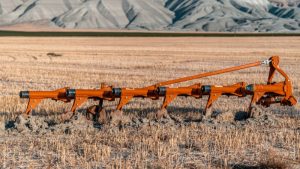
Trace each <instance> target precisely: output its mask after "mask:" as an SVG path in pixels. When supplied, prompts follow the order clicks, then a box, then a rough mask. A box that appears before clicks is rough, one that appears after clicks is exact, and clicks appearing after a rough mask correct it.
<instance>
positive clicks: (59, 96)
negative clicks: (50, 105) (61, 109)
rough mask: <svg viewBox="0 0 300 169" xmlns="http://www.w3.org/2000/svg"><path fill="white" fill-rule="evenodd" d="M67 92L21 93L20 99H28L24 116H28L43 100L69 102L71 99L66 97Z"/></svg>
mask: <svg viewBox="0 0 300 169" xmlns="http://www.w3.org/2000/svg"><path fill="white" fill-rule="evenodd" d="M67 90H68V88H61V89H58V90H54V91H21V92H20V98H24V99H29V102H28V104H27V108H26V111H25V112H24V114H26V115H28V114H29V113H30V112H31V111H32V110H33V109H34V108H35V107H36V106H37V105H38V104H39V103H40V102H41V101H42V100H44V99H52V100H55V101H63V102H69V101H70V99H71V98H68V97H67V96H66V92H67Z"/></svg>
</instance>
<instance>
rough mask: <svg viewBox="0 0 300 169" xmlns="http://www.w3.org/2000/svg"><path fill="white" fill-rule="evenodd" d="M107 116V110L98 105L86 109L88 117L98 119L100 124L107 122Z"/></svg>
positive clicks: (93, 119)
mask: <svg viewBox="0 0 300 169" xmlns="http://www.w3.org/2000/svg"><path fill="white" fill-rule="evenodd" d="M107 117H108V116H107V114H106V111H105V110H104V109H103V108H100V106H97V105H94V106H91V107H89V108H88V109H87V111H86V118H87V119H88V120H92V121H98V122H99V123H100V124H105V123H107Z"/></svg>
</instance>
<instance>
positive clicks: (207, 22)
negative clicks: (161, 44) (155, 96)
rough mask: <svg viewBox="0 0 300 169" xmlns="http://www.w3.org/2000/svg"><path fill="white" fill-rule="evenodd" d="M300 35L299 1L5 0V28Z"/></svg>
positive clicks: (1, 8) (1, 11) (0, 17)
mask: <svg viewBox="0 0 300 169" xmlns="http://www.w3.org/2000/svg"><path fill="white" fill-rule="evenodd" d="M20 23H22V24H23V23H29V24H38V25H43V26H45V25H46V26H50V27H61V28H80V29H86V28H88V29H95V28H101V29H129V30H173V31H174V30H175V31H201V32H203V31H205V32H300V1H299V0H152V1H149V0H1V1H0V26H7V25H15V24H20Z"/></svg>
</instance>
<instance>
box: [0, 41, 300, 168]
mask: <svg viewBox="0 0 300 169" xmlns="http://www.w3.org/2000/svg"><path fill="white" fill-rule="evenodd" d="M0 51H1V52H0V125H1V127H0V149H1V152H0V168H235V169H239V168H247V167H248V168H251V167H252V168H268V167H269V168H272V167H273V168H299V167H300V119H299V117H300V116H299V113H300V107H299V104H298V105H296V106H295V107H280V106H278V105H272V106H271V107H269V108H261V107H257V108H256V109H255V110H254V111H255V114H256V116H255V118H250V119H246V120H244V119H243V118H242V117H243V114H244V112H245V111H247V109H248V105H249V103H250V98H248V97H247V98H237V97H230V98H228V97H225V96H224V97H223V96H222V97H221V98H220V99H219V100H218V101H217V102H216V103H215V104H214V105H213V108H212V110H213V113H214V114H215V117H214V118H212V119H205V120H203V121H201V122H199V121H198V120H197V119H198V116H199V113H200V112H201V111H202V110H203V108H204V107H205V103H206V100H207V97H203V98H202V99H193V98H177V99H176V100H175V101H174V102H172V103H171V105H170V106H169V107H168V112H169V114H170V116H172V117H171V118H167V119H163V120H160V121H156V120H154V119H153V117H154V114H155V112H156V111H157V110H158V109H159V107H160V105H161V104H162V100H159V101H152V100H149V99H145V100H143V99H134V100H133V101H132V102H130V103H129V104H128V105H126V106H125V107H124V114H125V116H126V117H124V119H126V120H122V119H121V120H120V119H117V118H118V117H116V118H115V120H116V121H118V122H117V123H115V124H114V123H111V124H107V125H100V126H99V125H95V124H93V123H91V122H89V121H87V120H85V118H84V117H83V115H82V113H83V112H84V111H85V109H84V108H86V107H88V106H89V105H92V104H93V102H92V101H90V102H89V103H88V104H85V105H84V106H82V107H81V109H79V110H78V112H77V116H76V117H73V118H72V119H71V120H70V121H68V122H65V123H62V122H60V120H59V115H61V114H62V113H63V112H65V111H67V110H68V109H70V107H71V105H72V103H68V104H64V103H62V102H55V101H51V100H46V101H44V102H43V103H42V104H40V105H39V107H38V108H37V109H35V110H34V112H33V115H32V117H31V118H30V119H29V120H26V119H23V118H22V117H21V116H19V115H20V114H21V113H22V112H23V111H25V108H26V104H27V100H21V99H19V96H18V94H19V91H20V90H54V89H58V88H62V87H66V86H68V87H71V88H91V89H92V88H98V87H99V86H100V83H101V82H106V83H107V84H113V85H114V86H117V87H143V86H147V85H151V84H154V83H156V82H159V81H163V80H168V79H173V78H177V77H182V76H187V75H193V74H197V73H200V72H206V71H212V70H217V69H221V68H226V67H230V66H234V65H240V64H244V63H248V62H253V61H257V60H265V59H267V58H269V57H270V56H272V55H279V56H281V63H280V66H281V68H282V69H283V70H285V71H286V72H287V73H288V75H289V76H290V78H291V79H292V80H293V85H294V95H295V97H296V98H297V99H298V98H299V96H300V66H299V64H300V37H244V38H243V37H224V38H217V37H206V38H205V37H197V38H191V37H190V38H184V37H181V38H179V37H178V38H174V37H173V38H154V37H153V38H143V37H132V38H125V37H124V38H120V37H118V38H113V37H110V38H109V37H106V38H100V37H98V38H91V37H81V38H76V37H68V38H67V37H64V38H63V37H61V38H58V37H56V38H48V37H47V38H29V37H17V38H16V37H2V38H0ZM268 71H269V70H268V68H267V67H263V66H262V67H258V68H251V69H247V70H241V71H238V72H234V73H229V74H224V75H218V76H214V77H210V78H203V79H201V80H196V81H194V82H201V83H203V84H215V85H226V84H234V83H237V82H241V81H245V82H247V83H264V82H265V81H266V80H267V76H268ZM275 79H276V80H281V79H280V78H279V77H275ZM187 84H193V83H191V82H189V83H184V85H187ZM298 100H299V99H298ZM116 105H117V101H116V102H104V106H105V109H106V110H107V111H108V112H110V111H112V110H114V109H115V107H116ZM15 119H17V120H16V121H15ZM113 119H114V118H113Z"/></svg>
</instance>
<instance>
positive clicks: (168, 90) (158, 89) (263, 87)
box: [20, 56, 297, 122]
mask: <svg viewBox="0 0 300 169" xmlns="http://www.w3.org/2000/svg"><path fill="white" fill-rule="evenodd" d="M260 65H267V66H269V68H270V71H269V75H268V79H267V82H266V84H246V83H245V82H238V83H235V84H233V85H228V86H219V85H204V84H201V83H197V84H194V85H190V86H185V87H176V88H174V87H169V86H170V85H172V84H177V83H182V82H187V81H191V80H195V79H200V78H203V77H208V76H214V75H218V74H223V73H228V72H233V71H238V70H241V69H247V68H251V67H256V66H260ZM275 72H278V73H279V74H280V75H281V76H282V77H283V78H284V80H283V81H282V82H273V77H274V74H275ZM204 95H207V96H208V101H207V104H206V106H205V109H204V112H203V114H204V115H206V112H207V110H208V109H209V108H210V107H211V106H212V104H213V103H214V102H215V101H216V100H217V99H218V98H219V97H220V96H222V95H226V96H238V97H246V96H249V95H250V96H252V100H251V103H250V105H249V110H248V117H251V116H252V114H251V108H252V106H253V105H254V104H257V105H262V106H265V107H269V106H270V105H271V104H276V103H278V104H280V105H282V106H293V105H295V104H296V103H297V100H296V99H295V97H294V96H293V94H292V83H291V80H290V79H289V77H288V76H287V74H286V73H285V72H284V71H283V70H282V69H281V68H280V67H279V57H278V56H273V57H271V58H270V59H268V60H265V61H257V62H254V63H249V64H245V65H241V66H235V67H230V68H226V69H222V70H217V71H212V72H207V73H202V74H198V75H194V76H188V77H183V78H179V79H174V80H169V81H165V82H160V83H157V84H154V85H151V86H147V87H143V88H116V87H113V86H108V85H106V84H104V83H103V84H101V87H100V89H70V88H62V89H58V90H55V91H21V92H20V97H21V98H26V99H29V102H28V105H27V109H26V111H25V112H24V114H26V115H29V114H30V112H31V111H32V110H33V109H34V108H35V107H36V106H37V105H38V104H39V103H40V102H41V101H42V100H44V99H52V100H56V101H63V102H71V101H73V105H72V108H71V110H70V111H69V112H68V113H66V117H68V118H70V117H71V116H72V115H74V113H75V111H76V110H77V109H78V108H79V107H80V106H82V105H83V104H84V103H85V102H87V101H88V100H89V99H93V100H96V101H99V104H97V105H94V106H91V107H89V108H87V111H86V113H87V117H88V118H89V119H94V120H95V119H96V120H98V121H101V122H104V119H105V118H106V112H105V110H104V108H103V103H104V101H105V100H106V101H115V100H116V99H119V103H118V105H117V108H116V110H119V111H121V110H122V108H123V106H124V105H126V104H127V103H128V102H130V101H131V100H132V99H133V98H149V99H152V100H158V99H160V98H162V97H163V98H164V101H163V103H162V106H161V110H160V111H158V112H157V114H156V118H158V119H159V118H161V117H163V116H164V115H166V108H167V106H168V105H169V104H170V103H171V102H172V101H173V100H174V99H175V98H176V97H180V96H185V97H194V98H196V99H199V98H202V96H204ZM67 114H68V115H67Z"/></svg>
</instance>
